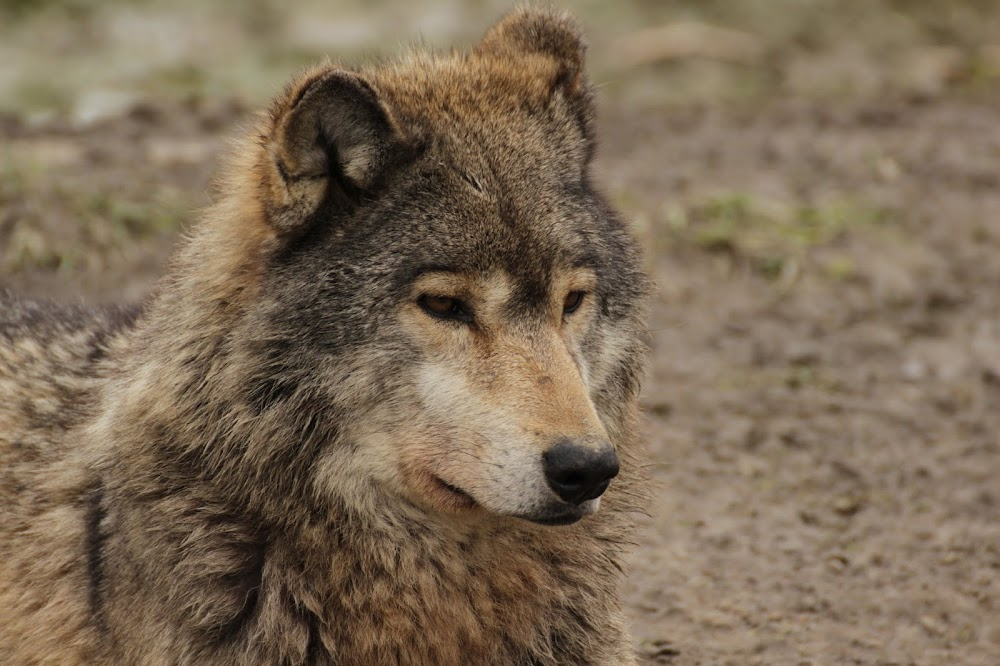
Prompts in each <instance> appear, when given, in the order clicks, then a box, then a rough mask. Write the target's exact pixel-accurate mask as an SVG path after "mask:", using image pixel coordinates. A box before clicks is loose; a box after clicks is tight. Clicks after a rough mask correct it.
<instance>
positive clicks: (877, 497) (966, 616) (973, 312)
mask: <svg viewBox="0 0 1000 666" xmlns="http://www.w3.org/2000/svg"><path fill="white" fill-rule="evenodd" d="M244 117H245V110H244V109H242V108H241V107H240V106H239V105H233V104H218V105H215V106H211V107H208V106H205V105H199V104H179V105H167V104H164V105H162V106H144V107H141V108H137V109H134V110H132V111H131V112H129V113H128V114H127V115H125V116H122V117H120V118H113V119H110V120H107V121H105V122H103V123H100V124H97V125H95V126H92V127H90V128H88V129H86V130H77V129H73V128H72V127H70V126H62V125H59V124H40V125H39V124H36V125H32V126H30V127H29V126H26V125H24V124H23V123H21V122H20V121H18V120H16V119H14V118H3V119H0V144H2V148H0V155H2V156H3V158H4V159H3V167H4V171H3V174H2V177H0V288H4V287H7V288H11V289H13V290H16V291H18V292H20V293H23V294H28V295H31V296H38V297H51V298H55V299H59V300H66V301H75V300H80V299H85V300H86V301H88V302H97V301H107V300H118V299H137V298H141V297H142V295H143V294H145V293H146V292H147V291H148V290H149V289H150V287H151V285H152V284H153V282H154V280H155V277H156V276H157V275H158V274H160V273H161V272H162V270H163V267H164V263H165V261H166V258H167V256H168V254H169V250H170V247H171V245H172V243H173V241H174V240H175V238H176V237H177V233H178V226H179V225H178V220H181V219H193V217H194V216H193V214H190V212H191V211H193V210H194V209H196V208H197V207H198V206H201V205H204V204H205V203H206V202H207V201H208V200H209V198H210V188H209V179H210V175H211V173H212V172H213V170H214V168H215V164H216V159H217V156H218V154H219V153H220V151H221V150H222V148H223V146H224V138H225V137H226V136H227V134H229V133H230V132H231V131H232V129H231V128H232V127H233V126H234V124H235V123H237V122H239V121H240V120H241V119H242V118H244ZM603 127H604V137H603V147H602V152H601V155H600V156H599V161H598V171H599V177H600V180H601V181H602V182H603V183H605V187H606V189H607V191H608V193H609V194H610V195H611V196H612V198H613V199H615V200H616V201H617V202H618V203H619V205H620V206H621V207H622V208H623V209H625V210H626V212H627V213H628V214H629V216H630V217H631V218H632V219H633V220H634V222H635V225H636V229H637V232H638V233H639V234H640V235H641V236H642V237H643V239H644V240H645V241H646V244H647V247H648V249H649V257H648V261H649V266H650V271H651V274H652V276H653V278H654V280H655V283H656V295H655V299H654V303H653V307H652V311H651V315H650V321H651V328H652V334H651V345H652V351H653V353H652V357H651V363H650V369H649V377H648V381H647V383H646V386H645V393H644V398H643V399H644V403H645V407H646V413H647V418H646V423H645V428H646V432H647V433H648V442H649V448H650V453H651V460H652V463H651V464H652V469H653V475H654V478H655V481H656V488H655V492H654V496H655V500H654V503H653V505H652V507H651V508H650V512H649V514H650V515H649V516H648V518H644V519H643V531H642V533H641V536H640V538H639V548H638V550H637V553H636V555H635V558H634V562H633V570H632V573H631V577H630V579H629V584H628V587H627V590H626V598H627V604H628V612H629V615H630V617H631V619H632V622H633V628H634V635H635V638H636V645H637V648H638V649H639V650H640V651H641V652H642V653H643V654H644V655H645V657H646V658H647V659H648V661H649V663H660V664H671V665H676V666H681V665H683V666H693V665H695V664H733V665H743V664H769V665H770V664H797V665H803V666H804V665H806V664H865V665H869V664H871V665H875V664H884V665H889V664H898V665H909V664H920V665H932V664H955V665H959V664H968V665H973V664H976V665H984V666H991V665H994V664H1000V595H998V593H1000V583H998V578H1000V441H998V440H1000V436H998V432H1000V98H997V97H986V98H983V97H978V98H971V97H970V98H965V97H962V96H952V97H950V98H936V99H933V100H924V101H907V100H904V99H896V100H888V101H886V100H882V101H878V102H841V103H835V104H830V103H822V102H818V101H802V100H787V101H780V100H779V101H772V102H768V103H767V104H765V105H764V106H755V107H752V108H749V107H748V108H744V109H731V108H730V109H724V108H717V107H705V108H687V109H676V108H656V107H653V108H642V109H639V108H634V107H625V106H615V105H614V104H613V103H611V104H609V105H608V107H607V108H606V109H605V111H604V114H603ZM180 226H181V228H182V227H183V225H180Z"/></svg>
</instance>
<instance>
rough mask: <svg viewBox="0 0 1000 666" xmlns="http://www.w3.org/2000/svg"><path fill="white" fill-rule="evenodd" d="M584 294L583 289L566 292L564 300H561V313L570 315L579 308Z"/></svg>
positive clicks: (585, 293) (585, 294)
mask: <svg viewBox="0 0 1000 666" xmlns="http://www.w3.org/2000/svg"><path fill="white" fill-rule="evenodd" d="M586 296H587V292H585V291H571V292H569V293H568V294H566V300H565V301H563V314H564V315H571V314H573V313H574V312H576V311H577V310H579V309H580V306H581V305H582V304H583V299H584V298H585V297H586Z"/></svg>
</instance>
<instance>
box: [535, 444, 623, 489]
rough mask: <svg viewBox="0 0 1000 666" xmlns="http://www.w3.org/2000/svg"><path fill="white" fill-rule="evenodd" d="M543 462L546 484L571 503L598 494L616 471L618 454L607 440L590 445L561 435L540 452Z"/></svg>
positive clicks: (616, 473)
mask: <svg viewBox="0 0 1000 666" xmlns="http://www.w3.org/2000/svg"><path fill="white" fill-rule="evenodd" d="M542 464H543V467H544V469H545V480H546V481H548V484H549V487H550V488H552V490H553V491H555V493H556V495H558V496H559V497H560V498H561V499H562V500H564V501H566V502H569V503H570V504H582V503H583V502H586V501H587V500H592V499H595V498H597V497H600V496H601V495H602V494H603V493H604V491H605V490H607V489H608V484H609V483H611V479H613V478H614V477H616V476H617V475H618V456H617V455H616V454H615V450H614V449H613V448H612V447H611V445H610V444H602V445H600V446H598V447H591V446H584V445H581V444H575V443H573V442H572V441H571V440H569V439H561V440H559V441H558V442H556V443H555V444H554V445H553V446H552V447H551V448H550V449H549V450H547V451H546V452H545V453H543V454H542Z"/></svg>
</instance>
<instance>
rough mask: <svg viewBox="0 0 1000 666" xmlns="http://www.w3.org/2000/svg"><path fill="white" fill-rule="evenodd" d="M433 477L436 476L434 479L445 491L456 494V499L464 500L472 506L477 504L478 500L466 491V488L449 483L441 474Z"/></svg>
mask: <svg viewBox="0 0 1000 666" xmlns="http://www.w3.org/2000/svg"><path fill="white" fill-rule="evenodd" d="M433 478H434V481H435V482H436V483H437V484H438V486H439V487H440V488H441V489H442V490H444V491H445V492H447V493H449V494H451V495H453V496H455V498H456V499H458V500H460V501H462V502H463V503H464V504H467V505H468V506H470V507H472V506H475V505H476V500H475V499H474V498H473V497H472V495H470V494H469V493H467V492H465V491H464V490H462V489H461V488H459V487H458V486H453V485H452V484H450V483H448V482H447V481H445V480H444V479H442V478H441V477H439V476H435V477H433Z"/></svg>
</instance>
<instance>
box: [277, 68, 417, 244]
mask: <svg viewBox="0 0 1000 666" xmlns="http://www.w3.org/2000/svg"><path fill="white" fill-rule="evenodd" d="M271 121H272V129H271V135H270V137H268V145H267V151H266V156H265V159H267V160H269V161H270V163H269V164H266V165H264V174H263V175H264V183H263V185H264V187H265V188H266V189H267V190H268V191H267V192H265V193H264V201H265V202H266V203H265V209H266V211H265V212H266V215H267V217H268V221H269V222H270V224H271V225H272V226H273V227H274V228H275V230H276V231H277V232H278V233H279V234H280V235H296V234H298V233H301V232H302V231H304V230H305V228H306V227H307V226H308V225H309V224H310V222H311V221H312V220H313V219H314V218H315V214H316V213H317V211H319V210H320V208H321V207H323V206H324V205H326V204H330V205H331V206H333V209H334V210H335V209H336V207H337V206H340V207H346V206H349V205H352V204H353V203H354V202H356V201H357V200H358V199H359V197H361V196H364V195H365V194H366V193H367V192H369V191H370V190H371V189H372V188H373V187H374V186H375V185H376V184H377V182H378V180H379V178H380V177H381V176H382V175H383V173H384V172H385V171H386V169H387V168H388V167H389V166H390V165H391V164H392V163H393V161H394V160H395V158H396V157H397V156H398V154H399V153H400V152H401V150H402V141H401V140H400V138H399V132H398V131H397V129H396V127H395V124H394V123H393V121H392V119H391V117H390V115H389V112H388V110H387V109H386V108H385V106H384V105H383V104H382V102H381V101H380V99H379V96H378V94H377V93H376V91H375V90H374V89H373V88H372V86H371V85H370V84H369V83H368V82H367V81H365V80H364V79H363V78H362V77H361V76H359V75H357V74H355V73H352V72H347V71H343V70H336V69H332V68H328V69H325V70H319V71H317V72H314V73H312V74H310V75H307V76H306V77H305V78H304V79H303V80H302V81H300V82H299V83H298V85H296V86H293V87H292V88H290V89H289V90H288V91H287V92H286V95H285V96H284V97H283V98H281V99H279V100H278V101H277V102H276V103H275V106H274V108H273V109H272V114H271Z"/></svg>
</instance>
